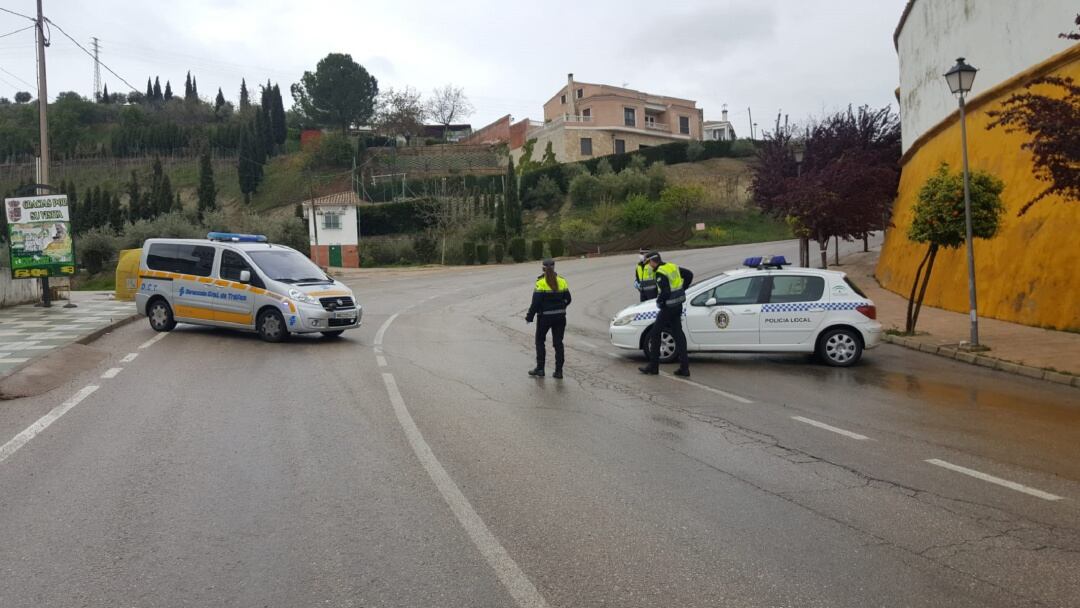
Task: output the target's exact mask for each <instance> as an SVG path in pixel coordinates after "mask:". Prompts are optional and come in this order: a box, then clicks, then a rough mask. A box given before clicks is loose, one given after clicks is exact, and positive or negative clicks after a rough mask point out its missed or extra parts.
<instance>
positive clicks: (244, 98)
mask: <svg viewBox="0 0 1080 608" xmlns="http://www.w3.org/2000/svg"><path fill="white" fill-rule="evenodd" d="M249 108H251V98H250V97H249V96H248V89H247V81H246V80H244V79H243V78H241V79H240V111H241V112H244V111H247V110H248V109H249Z"/></svg>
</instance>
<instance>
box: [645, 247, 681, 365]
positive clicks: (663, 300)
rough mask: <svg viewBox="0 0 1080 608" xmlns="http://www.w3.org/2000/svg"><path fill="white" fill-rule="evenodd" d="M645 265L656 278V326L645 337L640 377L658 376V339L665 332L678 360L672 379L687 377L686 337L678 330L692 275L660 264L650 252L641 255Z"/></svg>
mask: <svg viewBox="0 0 1080 608" xmlns="http://www.w3.org/2000/svg"><path fill="white" fill-rule="evenodd" d="M645 262H646V263H647V264H648V265H649V267H650V268H651V269H652V270H653V272H654V273H655V276H656V286H657V295H656V308H657V313H656V323H654V324H653V328H652V332H651V333H650V334H649V364H648V365H646V366H645V367H639V368H638V371H640V372H641V373H643V374H648V375H656V374H659V373H660V336H661V334H663V332H664V330H665V329H666V330H667V331H668V333H669V334H671V337H672V338H674V339H675V355H676V357H677V358H678V359H679V369H677V370H675V375H676V376H683V377H686V376H689V375H690V356H689V354H687V352H686V334H685V333H683V328H682V311H683V303H684V302H686V290H687V288H689V287H690V283H691V282H693V280H694V273H693V272H690V271H689V270H687V269H685V268H679V267H678V266H676V265H675V264H673V263H671V262H666V263H665V262H664V260H663V259H662V258H661V257H660V252H658V251H650V252H649V253H647V254H645Z"/></svg>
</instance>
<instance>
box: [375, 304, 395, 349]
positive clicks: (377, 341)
mask: <svg viewBox="0 0 1080 608" xmlns="http://www.w3.org/2000/svg"><path fill="white" fill-rule="evenodd" d="M400 314H401V313H400V312H395V313H394V314H392V315H390V318H389V319H387V320H385V321H383V324H382V325H381V326H380V327H379V331H377V332H375V346H381V345H382V339H383V335H384V334H385V333H386V328H387V327H390V324H391V323H393V322H394V319H396V318H398V315H400Z"/></svg>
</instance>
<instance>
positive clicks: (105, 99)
mask: <svg viewBox="0 0 1080 608" xmlns="http://www.w3.org/2000/svg"><path fill="white" fill-rule="evenodd" d="M98 103H109V85H108V84H106V85H105V86H104V87H103V88H102V89H101V97H98Z"/></svg>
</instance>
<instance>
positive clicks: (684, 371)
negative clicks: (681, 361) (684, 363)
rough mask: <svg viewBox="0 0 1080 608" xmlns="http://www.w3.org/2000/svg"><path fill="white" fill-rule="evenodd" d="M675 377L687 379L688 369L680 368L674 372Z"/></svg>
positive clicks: (688, 375)
mask: <svg viewBox="0 0 1080 608" xmlns="http://www.w3.org/2000/svg"><path fill="white" fill-rule="evenodd" d="M675 375H676V376H682V377H683V378H689V377H690V368H689V367H680V368H679V369H677V370H675Z"/></svg>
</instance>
